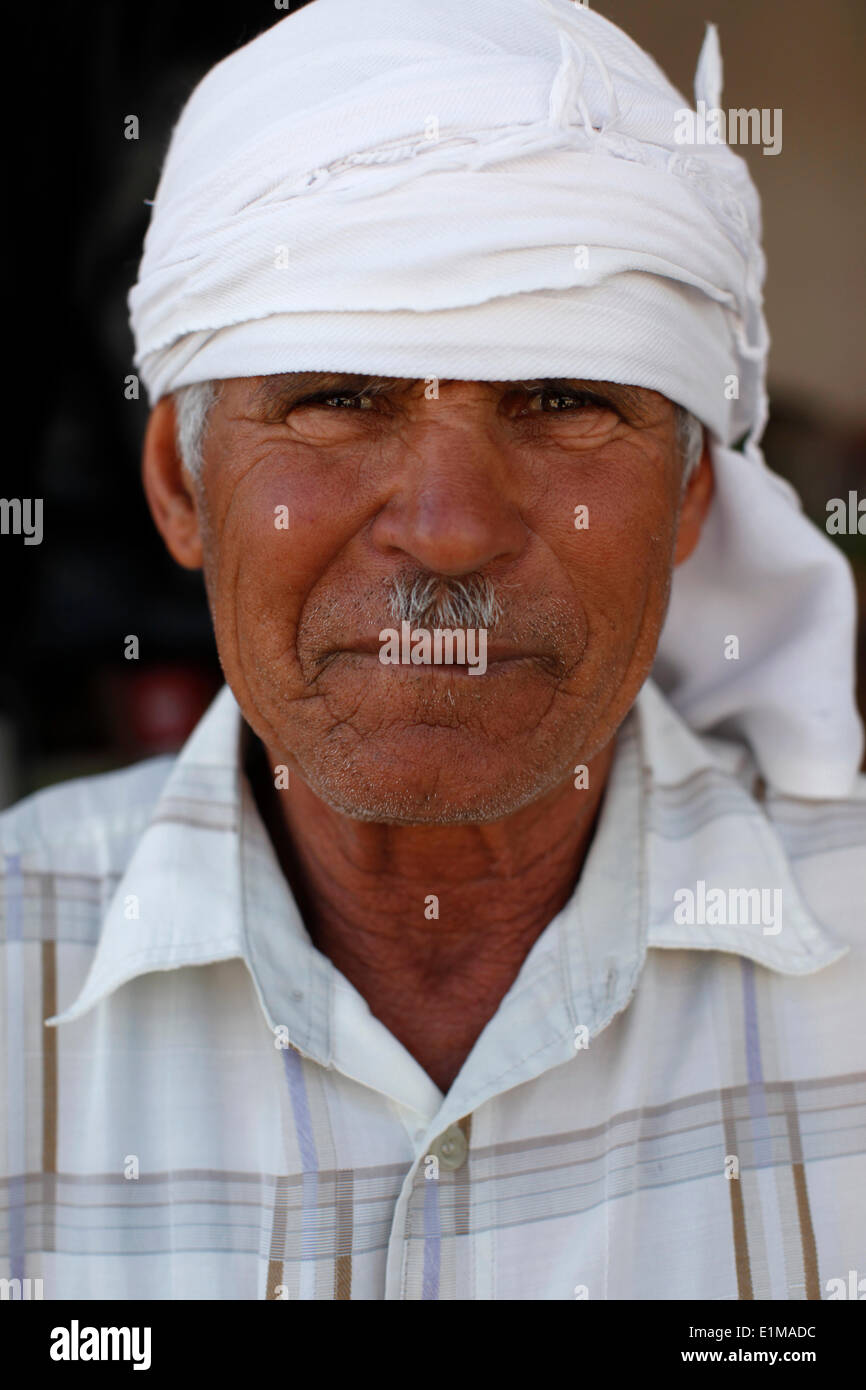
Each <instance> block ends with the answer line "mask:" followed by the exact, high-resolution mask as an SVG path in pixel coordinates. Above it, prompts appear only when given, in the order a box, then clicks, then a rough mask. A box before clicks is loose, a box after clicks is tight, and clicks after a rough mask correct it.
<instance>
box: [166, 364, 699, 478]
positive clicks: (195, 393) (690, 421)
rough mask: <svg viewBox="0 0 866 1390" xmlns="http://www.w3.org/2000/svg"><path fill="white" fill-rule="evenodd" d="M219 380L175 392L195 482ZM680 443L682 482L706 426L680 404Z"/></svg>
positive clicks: (184, 452) (181, 444)
mask: <svg viewBox="0 0 866 1390" xmlns="http://www.w3.org/2000/svg"><path fill="white" fill-rule="evenodd" d="M220 386H221V383H220V382H216V381H197V382H195V383H194V384H193V385H192V386H181V387H180V388H179V390H177V391H175V393H174V404H175V411H176V414H177V447H178V449H179V450H180V456H181V458H182V459H183V462H184V467H185V468H186V470H187V472H188V473H189V474H190V475H191V477H192V478H194V479H195V480H196V481H198V479H199V478H200V477H201V469H202V449H203V446H204V441H205V437H206V435H207V424H208V417H209V415H210V412H211V409H212V407H213V406H214V404H215V403H216V401H217V400H218V398H219V392H220ZM676 412H677V422H676V431H677V446H678V448H679V451H680V454H681V456H682V460H683V484H685V483H686V482H687V481H688V479H689V478H690V477H691V475H692V473H693V472H694V470H695V469H696V468H697V466H698V464H699V463H700V461H701V454H702V453H703V448H704V427H703V425H702V424H701V422H700V420H698V419H697V418H696V417H695V416H694V415H692V414H691V412H690V411H688V410H686V409H685V407H684V406H681V405H678V406H677V407H676Z"/></svg>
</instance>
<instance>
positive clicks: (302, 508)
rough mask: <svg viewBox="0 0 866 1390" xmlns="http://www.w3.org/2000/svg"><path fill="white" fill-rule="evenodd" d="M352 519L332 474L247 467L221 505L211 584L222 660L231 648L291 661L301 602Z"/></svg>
mask: <svg viewBox="0 0 866 1390" xmlns="http://www.w3.org/2000/svg"><path fill="white" fill-rule="evenodd" d="M357 525H358V520H357V519H356V518H354V517H353V515H352V513H351V511H350V509H349V508H348V507H347V505H346V501H345V497H344V500H343V501H342V503H338V501H337V495H336V491H335V488H334V486H333V480H332V479H329V478H327V477H325V478H321V477H316V476H314V475H311V473H310V471H309V470H301V469H292V468H288V467H286V466H285V465H284V464H282V465H281V464H276V463H275V464H273V465H270V466H268V465H266V464H264V463H263V464H261V465H258V466H256V467H255V468H254V469H251V470H250V471H249V473H248V474H247V475H246V476H245V477H244V478H243V479H242V481H241V482H239V483H238V485H237V487H236V488H235V489H234V491H233V492H232V495H231V497H230V499H229V502H228V505H227V506H226V508H225V510H224V514H223V519H222V526H221V530H220V534H219V539H218V542H217V557H216V559H217V563H216V564H215V565H213V566H212V567H211V568H212V572H213V573H214V574H215V576H216V578H215V582H214V581H213V580H212V581H210V582H209V588H211V587H213V589H214V595H213V596H214V598H215V602H213V601H212V607H213V610H214V622H215V626H216V629H217V643H218V645H219V648H220V655H221V657H222V658H223V661H224V664H225V660H226V658H227V656H228V654H229V653H231V655H232V656H235V657H238V658H240V659H241V660H242V661H244V662H253V663H254V664H255V665H261V664H262V663H267V661H268V660H269V659H272V658H275V657H279V658H280V659H281V660H282V662H283V663H284V664H285V662H286V659H287V658H288V659H289V661H290V662H291V661H294V660H295V651H294V634H295V631H296V628H297V624H298V619H299V615H300V613H301V610H302V609H303V606H304V603H305V601H306V599H307V597H308V595H309V593H310V590H311V589H312V588H313V586H314V585H315V584H316V582H317V580H318V578H319V577H320V575H322V574H323V573H324V572H325V571H326V570H327V569H328V567H329V565H330V564H331V563H332V562H333V559H334V556H335V555H338V554H339V552H340V550H341V549H342V547H343V546H344V545H345V544H346V542H347V541H348V540H349V539H350V537H351V534H352V533H353V530H354V529H356V528H357Z"/></svg>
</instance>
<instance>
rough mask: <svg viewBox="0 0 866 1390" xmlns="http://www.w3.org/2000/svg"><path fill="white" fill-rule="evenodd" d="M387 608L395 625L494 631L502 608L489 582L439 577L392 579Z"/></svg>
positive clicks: (475, 576) (474, 577)
mask: <svg viewBox="0 0 866 1390" xmlns="http://www.w3.org/2000/svg"><path fill="white" fill-rule="evenodd" d="M387 589H388V607H389V612H390V615H391V618H392V620H393V622H395V623H402V622H407V623H411V624H412V626H413V627H439V628H446V627H447V628H479V629H485V630H487V629H489V628H494V627H495V626H496V624H497V623H498V622H499V621H500V620H501V618H502V605H501V604H500V602H499V600H498V598H497V597H496V593H495V589H494V585H493V581H492V580H490V579H487V578H486V577H485V576H484V575H481V574H470V575H468V576H467V577H466V578H465V579H443V578H442V577H441V576H440V575H436V574H426V575H416V576H415V577H414V578H413V579H409V578H408V577H405V576H403V575H395V577H394V578H393V579H392V580H390V581H389V583H388V586H387Z"/></svg>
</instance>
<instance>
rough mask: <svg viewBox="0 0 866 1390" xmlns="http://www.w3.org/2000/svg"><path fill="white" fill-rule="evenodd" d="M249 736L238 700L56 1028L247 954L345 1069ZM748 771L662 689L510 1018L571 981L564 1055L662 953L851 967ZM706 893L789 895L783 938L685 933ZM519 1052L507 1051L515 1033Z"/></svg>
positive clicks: (175, 795) (315, 1048) (322, 966)
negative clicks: (684, 898) (121, 995)
mask: <svg viewBox="0 0 866 1390" xmlns="http://www.w3.org/2000/svg"><path fill="white" fill-rule="evenodd" d="M245 727H246V726H245V725H244V722H243V719H242V716H241V713H240V710H239V708H238V705H237V703H236V701H235V699H234V696H233V694H232V692H231V690H230V688H229V687H228V686H225V687H223V689H222V690H221V691H220V693H219V694H218V695H217V697H216V698H215V700H214V701H213V703H212V705H211V706H210V708H209V709H208V710H207V711H206V713H205V715H204V716H203V718H202V719H201V721H200V722H199V724H198V725H197V727H196V728H195V730H194V731H193V733H192V735H191V736H190V738H189V739H188V741H187V743H186V744H185V745H184V747H183V749H182V750H181V752H180V753H179V755H178V757H177V759H176V760H175V762H174V764H173V765H172V768H171V770H170V773H169V775H168V778H167V780H166V783H165V785H164V787H163V790H162V792H161V794H160V796H159V798H158V800H157V802H156V804H155V806H154V808H153V811H152V812H151V814H150V816H149V819H148V823H147V825H146V827H145V829H144V832H143V834H142V836H141V838H140V840H139V842H138V844H137V846H136V849H135V851H134V853H133V855H132V857H131V859H130V860H129V862H128V864H127V866H126V869H125V871H124V873H123V875H122V878H121V880H120V882H119V884H118V887H117V890H116V892H115V894H114V897H113V899H112V901H111V903H110V905H109V908H108V910H107V913H106V915H105V918H104V920H103V925H102V930H101V934H100V937H99V942H98V945H97V948H96V951H95V954H94V958H93V961H92V964H91V968H90V970H89V973H88V975H87V978H86V979H85V981H84V984H83V986H82V988H81V990H80V992H79V994H78V996H77V997H76V999H75V1000H74V1001H73V1002H72V1003H71V1004H70V1005H69V1007H68V1008H67V1009H66V1010H65V1011H64V1012H62V1013H60V1014H57V1015H55V1017H54V1018H53V1019H51V1020H49V1021H50V1022H51V1023H64V1022H67V1021H69V1020H72V1019H75V1018H80V1017H81V1016H82V1015H83V1014H84V1013H86V1012H87V1010H89V1009H90V1008H91V1007H92V1006H93V1005H94V1004H95V1003H97V1002H98V1000H100V999H102V998H104V997H105V996H106V995H108V994H110V993H111V992H112V991H114V990H116V989H117V988H119V987H120V986H121V985H123V984H124V983H126V982H127V981H129V980H132V979H134V978H135V977H136V976H138V975H142V974H146V973H148V972H150V971H154V970H172V969H176V968H178V967H179V966H183V965H205V964H209V963H212V962H216V961H223V960H229V959H232V958H240V959H241V960H243V961H244V962H245V963H246V965H247V968H248V969H249V970H250V973H251V975H252V977H253V981H254V983H255V987H256V990H257V993H258V997H259V1000H260V1003H261V1006H262V1009H263V1012H264V1014H265V1017H266V1019H267V1021H268V1024H269V1026H270V1027H271V1028H276V1027H278V1026H281V1025H282V1026H284V1027H285V1028H286V1029H287V1032H288V1036H289V1038H290V1039H291V1041H292V1042H293V1043H295V1044H296V1045H297V1046H298V1048H299V1049H300V1050H301V1051H303V1052H307V1053H309V1055H312V1056H315V1057H317V1059H319V1060H321V1061H323V1062H324V1063H325V1064H327V1065H332V1064H333V1062H332V1039H331V1037H330V1032H329V1018H330V1010H329V999H330V994H329V990H330V989H331V987H332V985H333V975H334V973H335V972H334V967H333V966H332V965H331V963H330V961H328V960H327V958H326V957H324V956H323V955H322V954H321V953H320V952H318V951H317V950H316V949H315V948H314V947H313V946H312V943H311V942H310V939H309V936H308V934H307V932H306V929H305V927H304V924H303V921H302V919H301V915H300V912H299V911H298V908H297V905H296V904H295V901H294V898H293V896H292V893H291V890H290V888H289V885H288V883H287V882H286V880H285V879H284V878H283V876H282V873H281V871H280V869H279V865H278V862H277V859H276V855H275V853H274V850H273V847H272V845H271V842H270V839H269V838H268V835H267V832H266V831H265V829H264V826H263V824H262V822H261V818H260V816H259V814H258V810H257V808H256V805H255V802H254V800H253V797H252V793H251V791H250V787H249V783H248V780H247V778H246V775H245V773H244V771H243V766H242V760H243V751H242V750H243V743H244V733H245ZM747 765H748V764H747V755H746V754H745V753H744V751H743V750H740V749H738V748H737V747H736V746H734V745H728V746H725V745H713V744H712V742H711V741H710V740H707V739H704V738H698V737H697V736H696V735H695V734H694V733H693V732H692V731H691V730H690V729H689V728H688V727H687V726H686V725H685V724H684V722H683V721H682V720H681V719H680V718H679V716H678V715H677V714H676V713H675V711H674V710H673V708H672V707H671V706H670V705H669V704H668V702H667V701H666V700H665V699H664V697H663V696H662V695H661V693H660V692H659V691H658V689H657V688H656V687H655V686H654V685H653V683H652V682H647V684H646V685H645V686H644V688H643V690H642V691H641V693H640V695H639V696H638V699H637V701H636V703H635V706H634V709H633V710H632V712H631V714H630V715H629V716H628V718H627V720H626V721H625V723H624V724H623V726H622V729H621V730H620V733H619V735H618V739H617V752H616V755H615V757H614V760H613V764H612V768H611V773H610V779H609V782H608V786H607V787H606V789H605V797H604V801H603V804H602V809H601V814H600V816H599V822H598V826H597V829H596V834H595V837H594V839H593V843H592V845H591V847H590V851H589V853H588V855H587V858H586V861H585V863H584V867H583V871H582V874H581V878H580V881H579V883H578V885H577V888H576V890H575V893H574V894H573V895H572V898H571V899H570V900H569V902H568V903H567V904H566V906H565V907H564V908H563V910H562V912H560V913H559V914H558V916H557V917H556V918H555V919H554V921H553V922H551V923H550V924H549V925H548V927H547V928H546V929H545V931H544V932H543V933H542V935H541V937H540V938H539V939H538V941H537V942H536V943H535V945H534V946H533V948H532V950H531V951H530V953H529V955H528V957H527V960H526V962H524V966H523V968H522V969H521V972H520V975H519V976H518V979H517V981H516V982H515V984H514V986H512V989H511V991H509V994H508V995H507V996H506V999H505V1000H504V1001H503V1006H504V1007H503V1008H502V1010H501V1012H502V1013H503V1015H504V1014H505V1013H507V1012H508V1007H510V1005H509V1001H511V1000H512V998H513V996H516V995H517V994H519V993H521V991H524V992H525V991H526V990H527V989H535V990H536V991H540V996H539V1002H540V1003H541V1002H543V999H542V996H545V991H547V993H548V996H549V991H550V984H549V981H548V983H547V984H546V983H545V980H546V978H547V976H548V974H549V972H551V971H552V972H554V973H555V974H556V975H557V978H558V979H559V980H565V982H566V990H565V993H566V1001H565V1013H564V1014H562V1015H561V1016H557V1017H556V1019H555V1020H554V1019H553V1018H552V1019H551V1023H552V1025H553V1027H552V1030H551V1040H550V1041H551V1045H553V1039H554V1037H555V1038H558V1039H559V1042H558V1043H557V1048H559V1049H560V1050H561V1047H562V1040H563V1038H564V1037H565V1036H566V1034H567V1037H568V1039H569V1042H570V1045H571V1046H573V1041H574V1040H573V1033H574V1028H575V1027H577V1026H580V1025H582V1026H585V1027H587V1028H588V1030H589V1034H590V1036H594V1035H595V1033H597V1032H599V1031H600V1030H601V1028H602V1027H604V1026H605V1024H606V1022H607V1021H608V1020H609V1019H610V1018H611V1017H612V1016H613V1015H614V1014H615V1013H617V1012H619V1011H620V1010H621V1009H622V1008H624V1007H625V1005H626V1004H627V1003H628V1000H629V999H630V998H631V995H632V993H633V992H634V989H635V987H636V984H637V980H638V977H639V974H640V970H641V968H642V965H643V961H644V957H645V954H646V949H647V947H657V948H667V949H671V948H676V949H684V950H717V951H731V952H735V953H737V954H739V955H743V956H748V957H750V958H751V959H752V960H754V961H756V962H759V963H760V964H762V965H765V966H767V967H768V968H770V969H772V970H776V971H780V972H782V973H785V974H804V973H810V972H812V971H815V970H819V969H821V968H823V967H824V966H826V965H829V964H830V963H832V962H833V961H835V960H837V959H838V958H839V957H840V956H842V955H844V954H845V951H846V949H847V948H846V947H844V946H842V945H840V944H839V943H837V942H835V941H834V940H833V939H832V937H831V936H830V934H829V933H828V932H827V930H826V929H825V928H824V927H823V926H822V925H821V924H820V922H819V921H818V919H817V918H816V917H815V916H814V914H813V913H812V912H811V910H810V908H809V907H808V906H807V904H806V902H805V901H804V899H803V897H802V895H801V893H800V890H799V888H798V887H797V885H796V883H795V881H794V878H793V875H792V872H791V869H790V866H789V863H788V860H787V857H786V855H785V851H784V848H783V846H782V843H781V841H780V839H779V836H778V833H777V831H776V829H775V828H774V826H773V823H772V822H771V820H770V819H769V818H768V815H767V813H766V808H765V807H764V806H763V805H762V804H761V803H760V801H758V800H756V799H755V797H754V796H753V795H752V794H751V792H750V790H749V789H748V787H747V786H745V785H744V783H743V777H744V769H747ZM630 859H631V861H632V866H633V871H632V872H631V873H629V872H627V871H625V872H624V865H626V864H628V863H629V860H630ZM700 882H703V883H704V885H705V892H706V893H709V891H710V890H711V889H721V890H722V892H723V893H725V894H728V893H729V891H731V890H740V889H747V890H748V889H754V888H757V889H761V888H763V889H765V890H767V891H772V890H774V889H777V890H778V891H779V892H780V893H781V901H782V904H783V914H784V915H783V919H782V929H781V931H779V932H778V934H775V935H769V934H766V933H765V932H764V931H763V929H762V927H761V925H757V926H743V925H739V926H737V925H731V924H729V923H727V924H726V923H724V922H715V921H711V922H709V923H708V922H705V921H704V922H702V921H700V920H695V921H693V922H684V923H683V922H677V920H676V917H675V911H674V909H675V905H676V903H677V901H678V899H677V897H676V896H675V895H676V894H678V893H680V892H681V890H684V889H689V890H693V891H694V892H695V894H696V898H697V899H698V900H697V901H696V909H697V910H696V912H695V914H693V916H695V917H696V918H697V919H699V918H700V915H701V914H700V901H699V889H698V884H699V883H700ZM680 915H683V914H680ZM705 915H708V916H712V915H713V914H712V913H706V914H705ZM253 927H254V935H253ZM248 933H249V935H248ZM251 937H252V939H251ZM277 999H278V1000H279V1007H278V1008H277V1007H276V1005H275V1001H276V1000H277ZM548 1002H550V999H549V997H548ZM553 1012H554V1013H555V1012H556V1011H555V1010H554V1011H553ZM277 1013H278V1014H279V1015H280V1016H279V1017H277V1016H275V1015H276V1014H277ZM566 1015H567V1018H566ZM495 1022H496V1020H495V1019H494V1020H492V1021H491V1023H495ZM500 1023H501V1020H500ZM566 1024H567V1026H566ZM498 1026H499V1025H497V1028H498ZM503 1044H504V1046H505V1048H506V1054H507V1050H508V1047H507V1037H506V1036H503ZM541 1051H542V1052H543V1051H544V1049H541ZM540 1060H541V1059H540ZM549 1064H550V1059H549V1060H548V1065H549Z"/></svg>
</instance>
